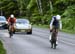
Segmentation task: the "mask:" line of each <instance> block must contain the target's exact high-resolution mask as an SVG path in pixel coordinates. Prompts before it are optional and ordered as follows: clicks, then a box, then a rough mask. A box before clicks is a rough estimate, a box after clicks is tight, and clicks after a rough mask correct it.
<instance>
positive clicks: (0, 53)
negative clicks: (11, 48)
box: [0, 41, 6, 54]
mask: <svg viewBox="0 0 75 54" xmlns="http://www.w3.org/2000/svg"><path fill="white" fill-rule="evenodd" d="M0 54H6V50H5V49H4V47H3V43H2V42H1V41H0Z"/></svg>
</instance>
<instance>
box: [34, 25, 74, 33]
mask: <svg viewBox="0 0 75 54" xmlns="http://www.w3.org/2000/svg"><path fill="white" fill-rule="evenodd" d="M33 26H34V27H38V28H44V29H47V28H49V25H41V24H40V25H33ZM61 31H62V32H66V33H70V34H75V31H74V30H67V29H62V30H61Z"/></svg>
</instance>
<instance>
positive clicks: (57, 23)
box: [50, 15, 62, 45]
mask: <svg viewBox="0 0 75 54" xmlns="http://www.w3.org/2000/svg"><path fill="white" fill-rule="evenodd" d="M59 28H60V30H61V29H62V23H61V16H60V15H56V16H53V17H52V20H51V22H50V32H52V31H53V29H56V37H57V35H58V29H59ZM57 40H58V37H57V39H56V45H57V44H58V41H57ZM50 41H51V36H50Z"/></svg>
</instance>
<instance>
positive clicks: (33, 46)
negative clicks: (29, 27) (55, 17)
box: [0, 28, 75, 54]
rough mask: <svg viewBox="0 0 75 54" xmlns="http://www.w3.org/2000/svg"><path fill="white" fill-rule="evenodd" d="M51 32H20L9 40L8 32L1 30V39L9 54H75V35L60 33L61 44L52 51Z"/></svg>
mask: <svg viewBox="0 0 75 54" xmlns="http://www.w3.org/2000/svg"><path fill="white" fill-rule="evenodd" d="M49 35H50V33H49V30H48V29H40V28H33V34H32V35H30V34H26V33H21V32H18V33H16V34H14V36H13V37H12V38H9V34H8V31H7V30H0V39H1V40H2V41H3V43H4V47H5V49H6V50H7V54H75V35H74V34H67V33H63V32H59V34H58V37H59V40H58V42H59V44H58V46H57V48H56V49H52V48H51V45H50V42H49Z"/></svg>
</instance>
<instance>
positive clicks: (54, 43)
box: [50, 28, 58, 49]
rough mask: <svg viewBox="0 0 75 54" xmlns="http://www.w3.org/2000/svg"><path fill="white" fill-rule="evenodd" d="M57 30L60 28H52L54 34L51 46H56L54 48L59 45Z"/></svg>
mask: <svg viewBox="0 0 75 54" xmlns="http://www.w3.org/2000/svg"><path fill="white" fill-rule="evenodd" d="M57 32H58V30H57V29H56V28H53V29H52V36H51V40H50V42H51V48H54V49H56V46H57V44H56V41H57Z"/></svg>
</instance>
